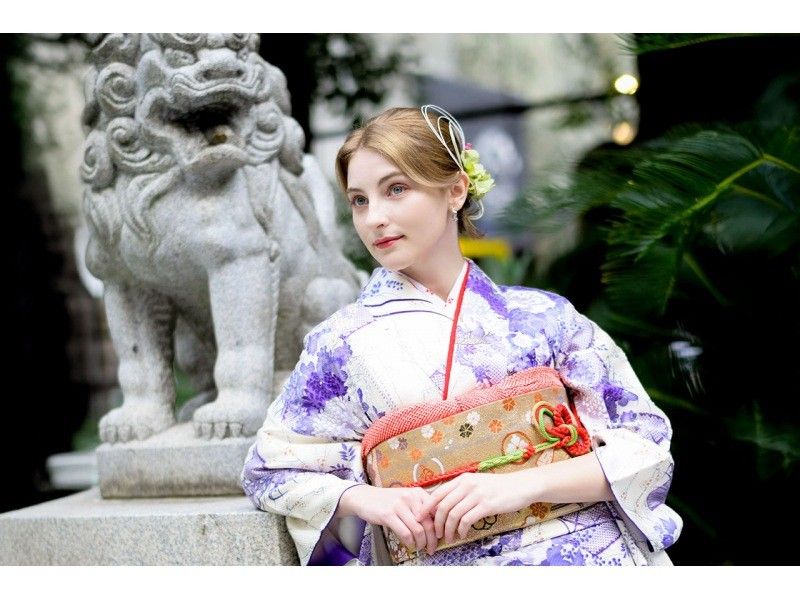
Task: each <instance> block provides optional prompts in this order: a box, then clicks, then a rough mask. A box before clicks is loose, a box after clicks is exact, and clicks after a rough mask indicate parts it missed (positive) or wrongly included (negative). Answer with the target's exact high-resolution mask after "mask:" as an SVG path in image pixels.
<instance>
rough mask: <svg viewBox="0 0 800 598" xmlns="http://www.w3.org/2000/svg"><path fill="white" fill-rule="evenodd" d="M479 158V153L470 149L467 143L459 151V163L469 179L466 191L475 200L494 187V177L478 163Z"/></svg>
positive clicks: (470, 146)
mask: <svg viewBox="0 0 800 598" xmlns="http://www.w3.org/2000/svg"><path fill="white" fill-rule="evenodd" d="M480 158H481V157H480V154H478V152H477V151H476V150H474V149H472V145H471V144H469V143H467V144H466V145H465V147H464V150H463V151H462V152H461V163H462V164H463V166H464V172H465V173H467V178H468V179H469V189H468V190H467V192H468V193H469V195H470V196H471V197H472V198H473V199H475V200H476V201H479V200H481V199H482V198H483V196H484V195H486V194H487V193H489V191H491V190H492V189H493V188H494V179H493V178H492V175H490V174H489V172H488V171H487V170H486V168H484V166H483V164H481V163H480Z"/></svg>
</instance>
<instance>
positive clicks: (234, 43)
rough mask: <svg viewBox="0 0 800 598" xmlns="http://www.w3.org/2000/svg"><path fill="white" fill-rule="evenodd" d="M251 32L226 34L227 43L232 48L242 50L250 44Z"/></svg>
mask: <svg viewBox="0 0 800 598" xmlns="http://www.w3.org/2000/svg"><path fill="white" fill-rule="evenodd" d="M249 39H250V34H249V33H231V34H230V35H228V36H226V39H225V43H226V44H227V46H228V47H229V48H230V49H231V50H241V49H242V48H245V47H247V46H248V41H249Z"/></svg>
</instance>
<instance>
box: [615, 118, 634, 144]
mask: <svg viewBox="0 0 800 598" xmlns="http://www.w3.org/2000/svg"><path fill="white" fill-rule="evenodd" d="M611 137H612V139H614V143H616V144H617V145H628V144H629V143H630V142H631V141H633V138H634V137H636V130H635V129H634V128H633V125H631V123H629V122H627V121H624V120H623V121H622V122H619V123H617V124H616V125H614V129H613V130H612V131H611Z"/></svg>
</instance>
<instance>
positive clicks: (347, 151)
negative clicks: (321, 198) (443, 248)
mask: <svg viewBox="0 0 800 598" xmlns="http://www.w3.org/2000/svg"><path fill="white" fill-rule="evenodd" d="M440 128H441V129H442V133H443V134H444V138H445V139H450V130H449V129H450V123H449V121H448V120H446V119H443V120H442V124H441V127H440ZM361 148H365V149H370V150H373V151H376V152H378V153H379V154H381V155H382V156H383V157H384V158H386V159H387V160H389V161H390V162H393V163H394V164H396V165H397V167H398V168H399V169H400V170H401V171H402V172H403V173H405V174H406V175H407V176H408V177H409V178H411V180H413V181H415V182H417V183H419V184H421V185H427V186H430V187H440V186H443V185H450V184H452V183H454V182H455V181H456V180H457V178H458V175H459V173H460V172H461V170H460V169H459V167H458V165H457V164H456V163H455V162H454V161H453V158H451V157H450V154H448V153H447V150H446V149H445V147H444V145H442V142H441V141H439V140H438V139H437V138H436V136H435V135H434V134H433V132H432V131H431V130H430V128H429V127H428V124H427V123H426V122H425V119H424V118H423V117H422V113H421V112H420V109H419V108H389V109H388V110H386V111H384V112H382V113H381V114H379V115H378V116H374V117H373V118H371V119H369V120H368V121H367V122H366V123H364V124H363V125H362V126H361V127H359V128H357V129H355V130H354V131H352V132H351V133H350V134H349V135H348V136H347V139H345V141H344V143H343V144H342V147H340V148H339V152H338V153H337V154H336V178H337V180H338V182H339V186H340V187H341V189H342V191H345V190H346V189H347V168H348V165H349V164H350V160H351V158H352V157H353V154H354V153H355V152H356V150H358V149H361ZM463 149H464V148H462V147H459V148H455V152H456V153H461V150H463ZM478 212H480V206H479V205H478V203H477V201H476V200H475V199H473V198H472V196H471V195H467V200H466V201H465V202H464V205H463V206H461V209H460V210H459V211H458V232H459V233H463V234H465V235H467V236H468V237H471V238H473V239H480V238H482V237H484V236H485V235H484V234H483V233H481V232H480V231H479V230H478V229H477V228H476V227H475V225H474V224H472V220H470V218H469V216H471V215H472V214H476V213H478Z"/></svg>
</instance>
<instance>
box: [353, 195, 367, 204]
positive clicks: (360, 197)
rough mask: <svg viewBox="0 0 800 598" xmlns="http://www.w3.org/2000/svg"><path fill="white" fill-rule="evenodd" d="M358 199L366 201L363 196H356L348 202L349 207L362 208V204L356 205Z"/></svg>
mask: <svg viewBox="0 0 800 598" xmlns="http://www.w3.org/2000/svg"><path fill="white" fill-rule="evenodd" d="M359 199H363V200H365V201H366V199H367V198H366V197H364V196H363V195H356V196H355V197H354V198H353V199H351V200H350V205H351V206H363V205H364V204H363V203H358V200H359Z"/></svg>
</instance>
